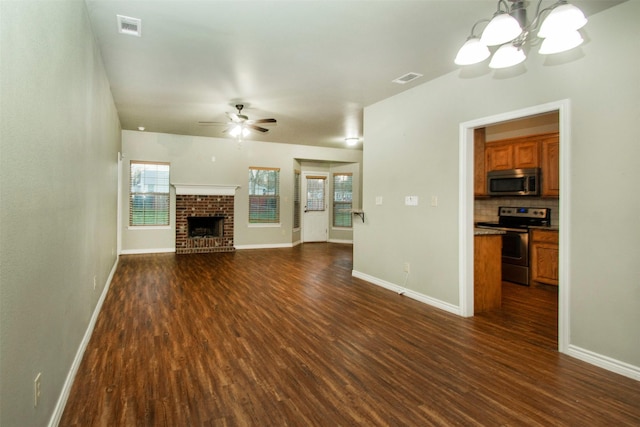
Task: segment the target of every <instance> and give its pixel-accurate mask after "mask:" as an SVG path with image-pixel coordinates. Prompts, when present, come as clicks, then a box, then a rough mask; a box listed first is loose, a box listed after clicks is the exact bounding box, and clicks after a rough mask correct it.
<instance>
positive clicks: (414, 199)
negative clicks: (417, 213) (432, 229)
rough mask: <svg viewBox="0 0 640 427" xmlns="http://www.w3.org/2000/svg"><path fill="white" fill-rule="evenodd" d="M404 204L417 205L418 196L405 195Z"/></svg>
mask: <svg viewBox="0 0 640 427" xmlns="http://www.w3.org/2000/svg"><path fill="white" fill-rule="evenodd" d="M404 204H405V205H406V206H418V196H406V197H405V198H404Z"/></svg>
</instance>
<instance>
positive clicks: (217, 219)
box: [187, 216, 224, 238]
mask: <svg viewBox="0 0 640 427" xmlns="http://www.w3.org/2000/svg"><path fill="white" fill-rule="evenodd" d="M223 227H224V217H223V216H192V217H189V218H187V229H188V234H187V235H188V236H189V237H191V238H207V237H223V236H224V228H223Z"/></svg>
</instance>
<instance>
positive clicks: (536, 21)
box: [526, 0, 567, 32]
mask: <svg viewBox="0 0 640 427" xmlns="http://www.w3.org/2000/svg"><path fill="white" fill-rule="evenodd" d="M563 4H567V0H558V1H557V2H555V3H553V4H552V5H551V6H548V7H545V8H544V9H540V6H541V5H542V0H539V1H538V6H537V7H536V15H535V18H533V21H531V23H530V24H529V25H527V28H526V30H527V31H528V32H530V31H534V30H539V29H540V28H539V27H540V24H541V23H542V21H543V20H542V19H541V18H542V15H544V14H549V13H550V12H551V11H552V10H553V9H555V8H556V7H558V6H561V5H563Z"/></svg>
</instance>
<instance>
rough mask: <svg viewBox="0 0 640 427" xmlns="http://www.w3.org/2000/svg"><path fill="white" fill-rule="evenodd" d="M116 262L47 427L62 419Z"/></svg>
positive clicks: (116, 262) (56, 424)
mask: <svg viewBox="0 0 640 427" xmlns="http://www.w3.org/2000/svg"><path fill="white" fill-rule="evenodd" d="M118 260H119V258H116V261H115V263H114V264H113V267H112V268H111V272H110V273H109V277H108V278H107V282H106V283H105V285H104V289H102V293H101V294H100V298H99V299H98V302H97V304H96V307H95V308H94V309H93V314H92V315H91V319H90V320H89V325H88V326H87V329H86V331H85V332H84V336H83V337H82V341H80V347H78V351H77V352H76V356H75V358H74V359H73V363H72V364H71V369H69V373H68V374H67V378H66V379H65V381H64V384H63V386H62V391H61V392H60V397H58V402H56V406H55V408H54V409H53V414H52V415H51V419H50V420H49V427H57V426H58V424H59V423H60V419H61V418H62V414H63V413H64V407H65V406H66V405H67V399H68V398H69V393H70V392H71V387H72V386H73V381H74V380H75V378H76V374H77V373H78V368H79V367H80V363H81V362H82V358H83V357H84V352H85V350H86V349H87V345H88V344H89V340H90V339H91V335H92V334H93V328H95V326H96V321H97V320H98V315H99V314H100V310H101V309H102V304H104V300H105V298H106V297H107V292H108V291H109V288H110V287H111V280H113V275H114V274H115V273H116V269H117V268H118Z"/></svg>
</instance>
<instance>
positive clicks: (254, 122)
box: [249, 119, 278, 124]
mask: <svg viewBox="0 0 640 427" xmlns="http://www.w3.org/2000/svg"><path fill="white" fill-rule="evenodd" d="M249 123H251V124H262V123H264V124H268V123H273V124H275V123H278V122H277V120H276V119H258V120H249Z"/></svg>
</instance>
